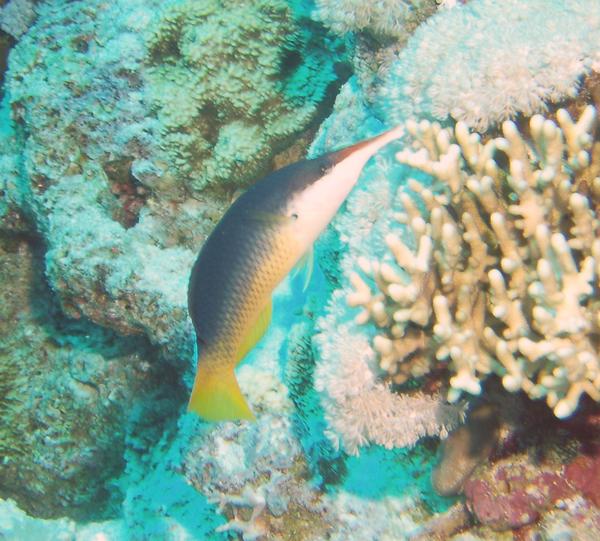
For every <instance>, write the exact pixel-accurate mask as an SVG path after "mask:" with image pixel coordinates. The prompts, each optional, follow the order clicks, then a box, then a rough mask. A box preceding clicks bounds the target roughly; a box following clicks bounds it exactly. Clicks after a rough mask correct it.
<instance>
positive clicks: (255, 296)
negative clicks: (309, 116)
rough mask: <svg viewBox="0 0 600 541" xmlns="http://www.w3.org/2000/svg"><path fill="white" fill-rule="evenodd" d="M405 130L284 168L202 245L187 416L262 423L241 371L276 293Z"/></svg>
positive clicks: (191, 299) (242, 200)
mask: <svg viewBox="0 0 600 541" xmlns="http://www.w3.org/2000/svg"><path fill="white" fill-rule="evenodd" d="M403 133H404V132H403V129H402V127H400V126H399V127H396V128H393V129H391V130H388V131H385V132H383V133H381V134H379V135H378V136H375V137H373V138H370V139H367V140H364V141H361V142H359V143H356V144H354V145H351V146H349V147H346V148H342V149H340V150H337V151H333V152H329V153H327V154H324V155H322V156H319V157H317V158H313V159H306V160H301V161H298V162H295V163H292V164H290V165H287V166H285V167H283V168H281V169H278V170H276V171H274V172H272V173H270V174H268V175H267V176H265V177H264V178H262V179H261V180H259V181H258V182H256V183H255V184H254V185H252V186H251V187H250V188H249V189H248V190H247V191H245V192H244V193H242V194H241V195H240V196H239V197H238V198H237V199H236V200H235V201H234V202H233V204H232V205H231V206H230V207H229V209H228V210H227V211H226V212H225V214H224V215H223V217H222V218H221V220H220V221H219V223H218V224H217V225H216V226H215V228H214V229H213V231H212V232H211V233H210V235H209V236H208V238H207V239H206V241H205V242H204V244H203V245H202V247H201V249H200V252H199V254H198V257H197V258H196V261H195V262H194V264H193V266H192V269H191V273H190V280H189V286H188V311H189V314H190V318H191V320H192V323H193V324H194V329H195V331H196V346H197V348H196V349H197V352H198V356H197V368H196V376H195V380H194V384H193V388H192V393H191V396H190V400H189V404H188V411H191V412H194V413H196V414H197V415H199V416H200V417H201V418H202V419H204V420H206V421H212V422H218V421H234V420H255V416H254V413H253V412H252V410H251V408H250V407H249V405H248V403H247V401H246V399H245V397H244V396H243V394H242V392H241V390H240V387H239V385H238V382H237V379H236V377H235V374H234V368H235V367H236V366H237V365H238V364H239V363H240V362H241V361H242V360H243V359H244V357H245V356H246V355H247V354H248V352H249V351H251V350H252V349H253V347H254V346H255V345H256V343H257V342H258V341H259V340H260V339H261V337H262V336H263V334H264V333H265V331H266V330H267V328H268V326H269V323H270V320H271V313H272V301H271V294H272V292H273V290H274V289H275V288H276V287H277V285H278V284H279V283H280V282H281V281H282V280H283V279H284V278H285V277H286V276H287V275H288V274H289V273H290V271H291V270H292V269H293V268H294V267H296V265H297V264H298V263H299V262H300V261H301V259H302V258H303V257H304V258H308V259H310V254H311V253H312V246H313V244H314V242H315V241H316V239H317V238H318V236H319V235H320V234H321V232H322V231H323V230H324V229H325V228H326V227H327V225H328V224H329V222H330V221H331V220H332V219H333V217H334V216H335V214H336V213H337V211H338V210H339V208H340V207H341V205H342V204H343V202H344V200H345V199H346V197H347V196H348V194H349V193H350V191H351V190H352V188H353V187H354V185H355V184H356V182H357V181H358V178H359V176H360V174H361V172H362V169H363V167H364V166H365V164H366V163H367V161H368V160H369V158H371V156H373V155H374V154H375V153H376V152H377V151H378V150H379V149H381V148H382V147H383V146H385V145H387V144H388V143H389V142H391V141H393V140H395V139H398V138H399V137H401V136H402V135H403Z"/></svg>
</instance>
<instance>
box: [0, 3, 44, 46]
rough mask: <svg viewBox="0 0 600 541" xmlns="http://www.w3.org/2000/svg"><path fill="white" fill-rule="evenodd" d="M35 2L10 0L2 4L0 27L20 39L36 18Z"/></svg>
mask: <svg viewBox="0 0 600 541" xmlns="http://www.w3.org/2000/svg"><path fill="white" fill-rule="evenodd" d="M35 15H36V13H35V2H33V1H32V0H10V1H9V2H8V3H7V4H6V5H5V6H0V29H1V30H3V31H4V32H6V33H7V34H10V35H11V36H12V37H13V38H15V39H19V38H20V37H21V36H22V35H23V34H24V33H25V32H27V29H28V28H29V27H30V26H31V25H32V23H33V21H34V20H35Z"/></svg>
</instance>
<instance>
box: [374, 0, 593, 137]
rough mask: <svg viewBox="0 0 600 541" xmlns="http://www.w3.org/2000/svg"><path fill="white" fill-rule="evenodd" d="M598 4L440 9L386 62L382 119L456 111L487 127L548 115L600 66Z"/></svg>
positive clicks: (548, 1)
mask: <svg viewBox="0 0 600 541" xmlns="http://www.w3.org/2000/svg"><path fill="white" fill-rule="evenodd" d="M596 8H597V4H596V2H595V0H576V1H572V2H568V3H565V2H563V1H562V0H533V1H531V2H521V1H520V0H505V1H503V2H496V1H495V0H472V1H469V2H468V3H467V4H466V5H464V6H456V7H455V8H453V9H446V10H440V11H439V12H438V13H437V14H436V15H434V16H433V17H431V18H430V19H428V20H427V21H425V23H423V24H422V25H421V26H420V27H419V28H418V29H417V30H416V32H415V33H414V34H413V35H412V36H411V38H410V39H409V41H408V43H407V46H406V47H405V48H404V49H403V50H401V51H400V53H399V54H398V57H397V60H395V61H394V62H392V63H391V64H390V65H389V66H388V74H387V78H386V79H385V80H384V82H383V83H382V85H381V88H380V92H379V94H378V96H379V99H378V101H377V105H376V106H377V108H378V111H380V116H381V117H382V118H387V119H388V121H389V122H392V123H397V122H402V121H405V120H406V119H407V118H409V117H411V116H417V117H420V118H423V117H425V118H432V117H434V118H437V119H440V120H445V119H446V118H447V117H448V116H451V117H452V118H453V119H454V120H457V121H458V120H460V121H463V122H466V123H467V124H468V125H469V126H470V127H472V128H476V129H478V130H480V129H481V130H483V129H486V128H487V127H489V126H491V125H492V124H495V123H498V122H501V121H503V120H505V119H507V118H512V117H514V116H515V115H516V114H517V113H522V114H524V115H527V116H530V115H532V114H534V113H539V112H543V111H545V110H546V108H547V104H548V102H558V101H560V100H562V99H565V98H569V97H573V96H574V95H575V94H576V93H577V90H578V88H579V83H580V77H581V76H583V75H585V74H587V73H589V72H590V71H591V70H595V71H600V56H599V51H598V47H597V43H598V40H599V39H600V13H598V10H597V9H596ZM432 59H434V60H432Z"/></svg>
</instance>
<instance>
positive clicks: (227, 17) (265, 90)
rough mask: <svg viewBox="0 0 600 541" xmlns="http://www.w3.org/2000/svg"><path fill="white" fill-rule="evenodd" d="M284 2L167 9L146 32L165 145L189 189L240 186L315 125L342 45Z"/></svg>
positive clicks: (228, 0)
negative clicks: (299, 19)
mask: <svg viewBox="0 0 600 541" xmlns="http://www.w3.org/2000/svg"><path fill="white" fill-rule="evenodd" d="M296 19H297V15H296V14H295V13H294V11H293V10H292V9H291V8H290V5H289V3H287V2H283V1H281V0H258V1H256V0H243V1H239V0H237V1H232V0H211V1H209V2H192V1H183V2H181V1H180V2H174V3H170V4H167V5H166V6H165V7H164V8H163V10H162V12H161V13H160V14H159V15H158V20H157V22H156V23H155V24H154V25H153V27H152V29H151V31H150V32H149V38H148V46H149V59H148V63H149V65H150V66H151V68H150V69H149V70H148V80H149V82H150V86H149V89H150V96H151V100H152V105H153V107H155V108H157V110H158V117H159V119H160V121H161V130H160V137H161V146H162V147H163V148H164V149H166V151H167V153H168V154H169V155H170V156H171V157H172V160H173V162H174V163H176V164H177V167H178V170H179V174H181V175H187V176H189V177H190V185H191V187H192V189H194V190H199V189H202V188H203V187H204V186H206V185H208V184H214V183H228V184H234V185H235V184H240V183H241V184H244V183H248V182H249V181H251V180H253V179H255V178H256V177H257V176H259V175H261V174H263V173H265V172H266V171H267V169H268V168H269V167H270V160H271V158H272V156H273V151H274V149H281V148H283V147H285V146H287V145H289V143H290V142H291V141H292V139H293V137H294V136H295V135H297V134H298V133H299V132H300V131H302V130H303V129H305V128H306V127H308V126H309V125H310V123H311V121H312V120H314V119H315V117H316V115H317V113H318V111H319V106H320V104H321V103H322V102H323V100H324V98H325V97H326V95H327V90H328V87H329V85H330V84H332V83H334V82H335V81H336V79H337V76H336V73H335V69H334V68H335V62H334V60H333V58H335V55H331V52H332V49H334V48H335V47H336V43H337V42H334V41H332V40H331V39H330V38H327V36H326V35H325V33H324V32H323V31H320V30H319V29H318V27H317V25H315V24H314V23H308V21H307V19H304V21H305V23H307V24H310V25H311V27H310V28H302V27H301V26H299V24H298V22H297V20H296Z"/></svg>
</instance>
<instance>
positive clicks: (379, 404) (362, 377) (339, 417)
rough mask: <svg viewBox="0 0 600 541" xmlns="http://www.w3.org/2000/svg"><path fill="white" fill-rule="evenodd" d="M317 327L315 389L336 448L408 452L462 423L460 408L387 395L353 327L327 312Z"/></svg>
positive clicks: (420, 396) (337, 298)
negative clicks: (379, 447)
mask: <svg viewBox="0 0 600 541" xmlns="http://www.w3.org/2000/svg"><path fill="white" fill-rule="evenodd" d="M344 295H345V290H342V289H340V290H338V291H336V292H335V293H334V294H333V297H332V299H331V306H340V305H341V302H343V298H342V297H343V296H344ZM319 328H320V330H321V334H319V335H317V336H316V337H315V343H316V345H317V347H318V350H319V360H318V362H317V366H316V370H315V387H316V389H317V391H318V392H319V393H320V395H321V403H322V405H323V408H324V410H325V419H326V421H327V424H328V425H329V430H328V431H327V436H328V437H329V439H330V441H331V442H332V443H333V445H334V446H335V447H336V448H343V449H344V450H345V451H346V452H347V453H349V454H358V450H359V447H361V446H364V445H368V444H370V443H376V444H379V445H382V446H384V447H386V448H388V449H389V448H393V447H411V446H413V445H415V443H417V441H418V440H419V439H420V438H422V437H424V436H441V437H445V436H446V435H447V434H448V432H449V431H450V430H452V429H453V428H454V427H456V426H457V425H458V424H460V422H461V421H462V413H463V411H462V408H461V407H460V406H453V405H448V404H446V403H444V401H443V400H442V399H441V398H440V396H439V395H436V396H428V395H425V394H424V393H420V392H417V393H414V394H410V395H409V394H404V395H400V394H397V393H394V392H392V390H391V389H390V388H389V385H388V384H386V383H385V382H383V381H382V380H381V379H380V378H379V377H378V375H377V372H378V370H377V367H376V359H375V352H374V351H373V349H372V348H371V347H370V345H369V341H368V338H367V337H366V336H365V335H364V334H362V333H361V332H360V331H359V329H358V328H357V326H356V324H355V323H354V322H352V321H349V322H345V323H344V322H340V321H339V319H338V318H337V317H336V312H335V310H333V311H332V312H330V314H329V315H328V316H325V317H324V318H321V320H320V321H319ZM331 336H335V337H336V340H335V341H331V339H330V337H331Z"/></svg>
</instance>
